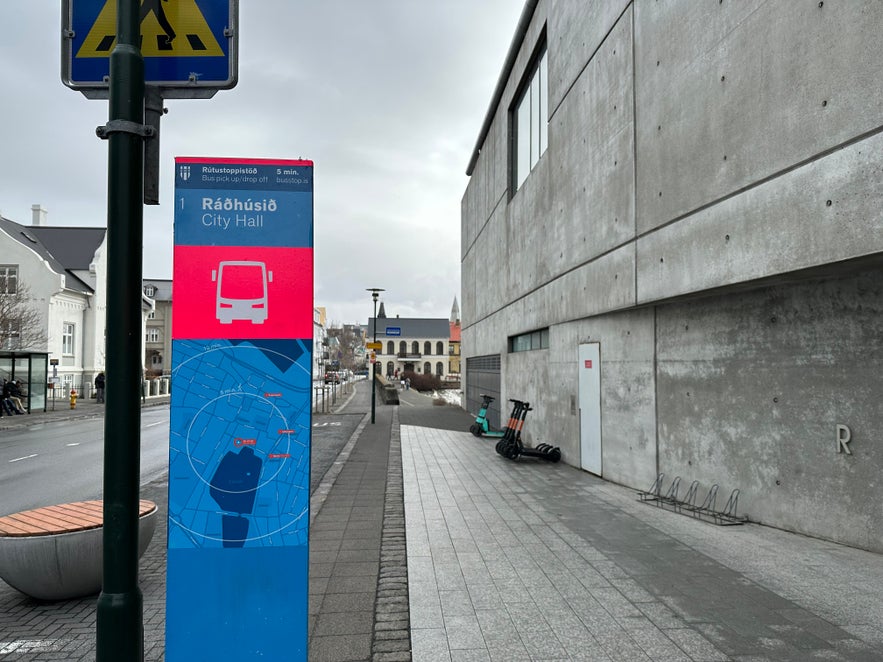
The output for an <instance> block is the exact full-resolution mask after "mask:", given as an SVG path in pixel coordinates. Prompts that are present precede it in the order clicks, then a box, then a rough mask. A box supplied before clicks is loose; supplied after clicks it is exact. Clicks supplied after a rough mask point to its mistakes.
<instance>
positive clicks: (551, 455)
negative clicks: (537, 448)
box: [548, 448, 561, 462]
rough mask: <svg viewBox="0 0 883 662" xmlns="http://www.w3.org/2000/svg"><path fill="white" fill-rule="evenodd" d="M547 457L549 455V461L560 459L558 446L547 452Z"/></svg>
mask: <svg viewBox="0 0 883 662" xmlns="http://www.w3.org/2000/svg"><path fill="white" fill-rule="evenodd" d="M548 457H549V462H557V461H558V460H560V459H561V449H560V448H553V449H552V450H551V451H550V452H549V456H548Z"/></svg>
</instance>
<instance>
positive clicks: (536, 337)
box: [509, 328, 549, 352]
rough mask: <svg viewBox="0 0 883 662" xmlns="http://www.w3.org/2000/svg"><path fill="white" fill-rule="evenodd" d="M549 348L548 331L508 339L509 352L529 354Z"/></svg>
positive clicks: (542, 330)
mask: <svg viewBox="0 0 883 662" xmlns="http://www.w3.org/2000/svg"><path fill="white" fill-rule="evenodd" d="M548 348H549V329H548V328H546V329H539V330H538V331H531V332H530V333H522V334H520V335H517V336H510V337H509V352H529V351H531V350H533V349H548Z"/></svg>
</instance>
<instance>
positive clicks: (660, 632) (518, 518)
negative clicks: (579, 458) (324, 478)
mask: <svg viewBox="0 0 883 662" xmlns="http://www.w3.org/2000/svg"><path fill="white" fill-rule="evenodd" d="M401 435H402V457H403V467H404V478H405V515H406V522H407V540H408V575H409V600H410V611H411V639H412V646H413V658H414V660H419V661H420V662H432V661H435V660H445V661H449V660H500V661H506V662H510V661H514V660H603V661H608V660H618V661H622V662H637V661H648V660H653V661H660V662H661V661H672V662H673V661H683V662H689V661H694V660H740V661H745V662H747V661H749V660H750V661H760V660H789V661H794V662H804V661H806V660H862V661H871V660H883V557H881V556H880V555H876V554H871V553H868V552H863V551H860V550H856V549H852V548H848V547H843V546H840V545H836V544H833V543H827V542H824V541H819V540H814V539H810V538H805V537H803V536H798V535H793V534H788V533H785V532H782V531H778V530H775V529H769V528H765V527H761V526H758V525H751V524H749V525H746V526H735V527H716V526H714V525H712V524H709V523H705V522H701V521H697V520H694V519H692V518H690V517H688V516H684V515H679V514H675V513H672V512H669V511H666V510H663V509H660V508H657V507H655V506H652V505H647V504H644V503H640V502H638V501H637V500H636V495H635V492H634V491H633V490H628V489H624V488H621V487H618V486H616V485H612V484H610V483H607V482H605V481H602V480H600V479H598V478H596V477H593V476H592V475H590V474H587V473H584V472H582V471H579V470H577V469H574V468H573V467H569V466H566V465H562V464H557V465H555V464H549V463H546V462H544V461H542V460H530V459H520V460H518V461H514V462H513V461H509V460H505V459H503V458H501V457H500V456H498V455H497V454H496V453H495V452H494V450H493V446H494V443H493V441H488V440H477V439H476V438H474V437H472V435H470V434H469V433H468V432H451V431H444V430H435V429H428V428H424V427H418V426H406V425H403V426H402V428H401Z"/></svg>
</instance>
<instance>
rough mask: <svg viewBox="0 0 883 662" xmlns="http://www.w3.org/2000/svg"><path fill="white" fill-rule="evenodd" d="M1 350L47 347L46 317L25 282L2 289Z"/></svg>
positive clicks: (0, 295)
mask: <svg viewBox="0 0 883 662" xmlns="http://www.w3.org/2000/svg"><path fill="white" fill-rule="evenodd" d="M7 290H12V291H11V292H9V291H7ZM0 349H6V350H10V349H39V350H45V349H46V334H45V333H44V331H43V320H42V317H41V316H40V313H39V311H38V310H37V308H36V307H35V306H34V300H33V297H32V296H31V290H30V288H29V287H28V286H27V284H26V283H22V282H17V283H5V286H4V287H3V288H0Z"/></svg>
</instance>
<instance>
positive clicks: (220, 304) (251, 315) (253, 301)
mask: <svg viewBox="0 0 883 662" xmlns="http://www.w3.org/2000/svg"><path fill="white" fill-rule="evenodd" d="M215 281H217V283H218V290H217V298H216V304H215V315H216V317H217V318H218V321H220V322H221V324H231V323H232V322H233V320H247V321H250V322H251V323H252V324H263V323H264V322H265V321H266V319H267V314H268V311H267V283H272V282H273V272H272V271H267V265H266V264H265V263H263V262H250V261H243V260H229V261H224V262H220V263H218V268H217V269H212V282H215Z"/></svg>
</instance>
